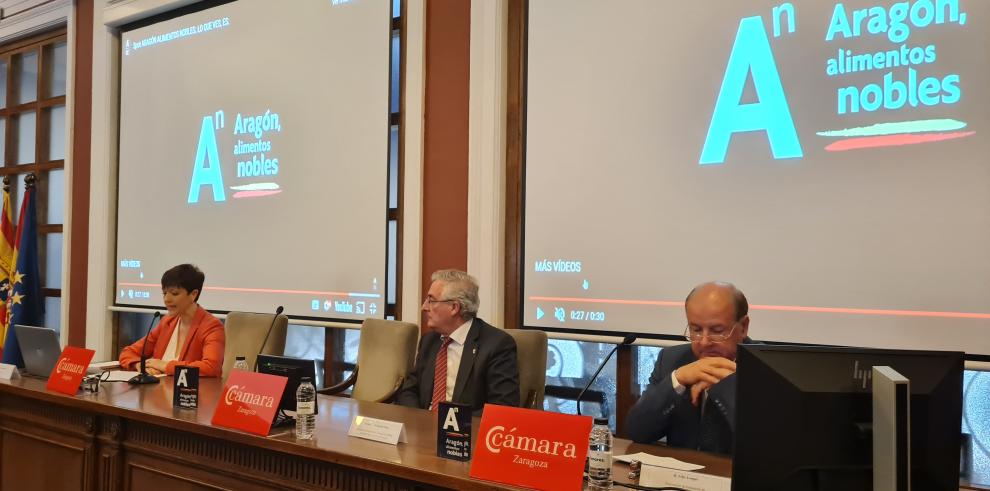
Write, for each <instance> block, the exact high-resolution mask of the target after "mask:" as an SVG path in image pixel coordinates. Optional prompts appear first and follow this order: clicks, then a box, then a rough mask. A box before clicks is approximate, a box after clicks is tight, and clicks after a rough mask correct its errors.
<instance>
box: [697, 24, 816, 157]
mask: <svg viewBox="0 0 990 491" xmlns="http://www.w3.org/2000/svg"><path fill="white" fill-rule="evenodd" d="M750 72H752V74H753V86H754V88H755V89H756V96H757V98H758V99H759V101H760V102H757V103H754V104H740V103H739V101H740V100H741V99H742V95H743V89H744V88H745V87H746V75H747V74H748V73H750ZM757 130H765V131H766V132H767V138H768V139H769V140H770V150H771V151H772V152H773V158H774V159H789V158H800V157H802V156H804V154H803V153H802V151H801V142H800V141H799V140H798V135H797V131H796V130H795V129H794V120H793V119H791V110H790V108H788V107H787V97H786V96H785V95H784V87H783V85H781V83H780V74H779V73H777V63H776V62H775V61H774V59H773V51H771V49H770V40H769V39H768V38H767V31H766V30H765V29H764V28H763V19H762V18H761V17H759V16H756V17H747V18H745V19H743V20H741V21H739V31H738V32H737V33H736V42H735V43H734V44H733V45H732V53H731V54H730V55H729V65H728V66H727V67H726V68H725V78H724V79H722V89H721V90H720V91H719V93H718V101H717V102H716V103H715V111H714V113H713V114H712V122H711V126H709V127H708V136H707V137H706V138H705V145H704V147H703V148H702V149H701V160H700V161H699V162H698V163H699V164H701V165H706V164H721V163H723V162H725V154H726V152H727V151H728V149H729V139H730V138H732V134H733V133H737V132H743V131H757Z"/></svg>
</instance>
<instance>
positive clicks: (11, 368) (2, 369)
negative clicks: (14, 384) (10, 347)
mask: <svg viewBox="0 0 990 491" xmlns="http://www.w3.org/2000/svg"><path fill="white" fill-rule="evenodd" d="M20 376H21V372H19V371H17V366H16V365H11V364H9V363H0V380H14V379H15V378H17V377H20Z"/></svg>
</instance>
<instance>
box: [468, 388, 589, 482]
mask: <svg viewBox="0 0 990 491" xmlns="http://www.w3.org/2000/svg"><path fill="white" fill-rule="evenodd" d="M591 423H592V420H591V417H589V416H572V415H570V414H559V413H551V412H544V411H536V410H533V409H520V408H516V407H507V406H496V405H492V404H486V405H485V412H484V414H483V415H482V416H481V427H480V428H479V429H478V440H479V441H478V442H477V443H476V444H475V445H474V449H473V450H474V460H473V461H472V462H471V477H473V478H477V479H485V480H488V481H496V482H500V483H505V484H512V485H516V486H525V487H529V488H534V489H546V490H556V489H569V490H574V489H581V486H582V484H583V480H584V478H583V475H584V460H585V457H586V456H587V454H588V437H589V435H590V434H591Z"/></svg>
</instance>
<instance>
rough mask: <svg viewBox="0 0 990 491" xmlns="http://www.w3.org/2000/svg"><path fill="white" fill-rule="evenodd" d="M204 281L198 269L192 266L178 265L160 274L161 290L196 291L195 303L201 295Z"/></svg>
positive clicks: (204, 276)
mask: <svg viewBox="0 0 990 491" xmlns="http://www.w3.org/2000/svg"><path fill="white" fill-rule="evenodd" d="M204 281H206V275H205V274H203V272H202V271H200V270H199V268H197V267H196V266H193V265H192V264H180V265H178V266H174V267H172V268H171V269H169V270H168V271H166V272H165V273H164V274H162V290H165V289H166V288H184V289H185V290H186V291H187V292H189V293H192V291H193V290H196V291H198V292H199V293H197V294H196V301H197V302H198V301H199V295H200V294H201V293H203V282H204Z"/></svg>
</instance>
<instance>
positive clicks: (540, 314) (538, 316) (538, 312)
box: [536, 307, 543, 320]
mask: <svg viewBox="0 0 990 491" xmlns="http://www.w3.org/2000/svg"><path fill="white" fill-rule="evenodd" d="M542 318H543V309H541V308H539V307H537V308H536V320H540V319H542Z"/></svg>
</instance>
